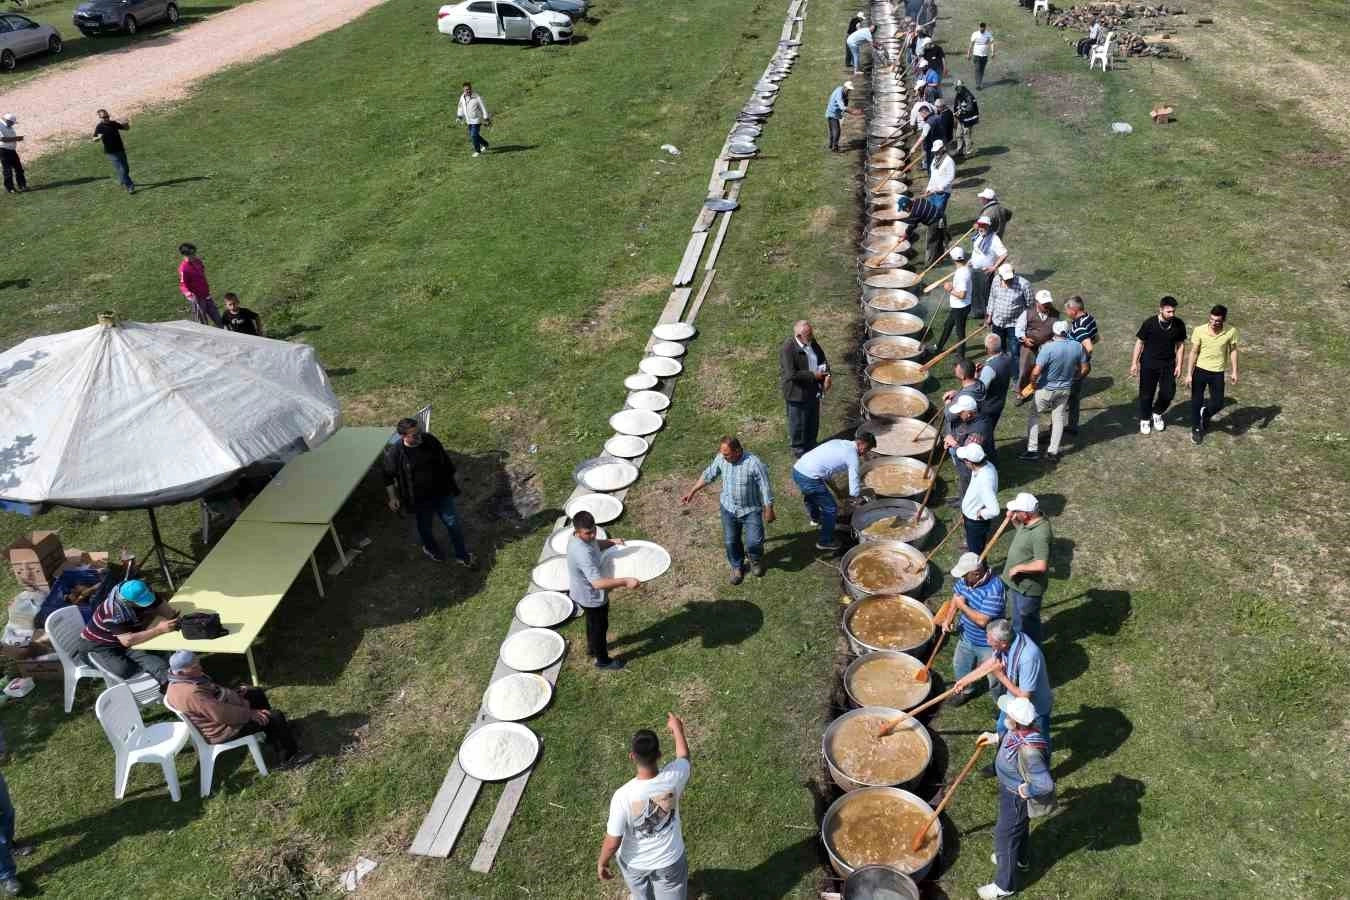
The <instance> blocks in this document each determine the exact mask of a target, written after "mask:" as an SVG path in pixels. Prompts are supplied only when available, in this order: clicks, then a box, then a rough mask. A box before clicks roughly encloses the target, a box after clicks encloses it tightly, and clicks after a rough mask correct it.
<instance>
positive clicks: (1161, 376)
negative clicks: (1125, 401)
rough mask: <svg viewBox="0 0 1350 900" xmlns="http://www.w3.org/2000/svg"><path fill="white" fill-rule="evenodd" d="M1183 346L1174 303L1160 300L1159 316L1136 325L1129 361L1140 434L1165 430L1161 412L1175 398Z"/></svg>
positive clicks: (1183, 331) (1182, 328)
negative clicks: (1136, 393)
mask: <svg viewBox="0 0 1350 900" xmlns="http://www.w3.org/2000/svg"><path fill="white" fill-rule="evenodd" d="M1185 347H1186V323H1185V322H1183V321H1181V319H1179V318H1177V300H1176V298H1175V297H1170V296H1168V297H1163V298H1162V300H1160V301H1159V302H1158V314H1157V315H1156V316H1149V317H1148V318H1147V319H1145V320H1144V324H1142V325H1140V326H1139V331H1138V332H1137V333H1136V334H1135V336H1134V356H1133V357H1132V358H1131V359H1130V377H1131V378H1138V379H1139V433H1140V434H1148V433H1149V432H1150V431H1162V430H1163V428H1165V427H1166V423H1164V422H1163V413H1165V412H1167V407H1168V406H1170V405H1171V403H1172V398H1173V397H1175V396H1176V393H1177V378H1179V377H1180V376H1181V360H1182V357H1183V356H1184V355H1185V352H1186V351H1185Z"/></svg>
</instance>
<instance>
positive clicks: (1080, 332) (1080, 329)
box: [1064, 294, 1097, 434]
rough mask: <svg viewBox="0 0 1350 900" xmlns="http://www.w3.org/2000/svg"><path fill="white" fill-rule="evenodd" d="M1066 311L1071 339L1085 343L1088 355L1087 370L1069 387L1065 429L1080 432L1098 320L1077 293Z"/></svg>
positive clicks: (1070, 300) (1065, 307) (1073, 432)
mask: <svg viewBox="0 0 1350 900" xmlns="http://www.w3.org/2000/svg"><path fill="white" fill-rule="evenodd" d="M1064 313H1065V315H1067V316H1068V317H1069V340H1071V341H1077V342H1078V343H1080V344H1082V345H1083V353H1084V354H1086V356H1087V372H1085V373H1083V377H1082V378H1079V379H1077V380H1075V381H1074V383H1073V387H1072V388H1070V389H1069V424H1068V427H1066V428H1065V429H1064V430H1065V431H1067V432H1068V433H1069V434H1078V415H1079V411H1080V407H1081V405H1082V403H1083V383H1084V382H1085V381H1086V380H1087V376H1088V373H1090V372H1091V371H1092V348H1093V347H1095V346H1096V345H1097V320H1096V319H1095V318H1093V316H1092V313H1090V312H1088V311H1087V310H1086V309H1084V308H1083V298H1082V297H1080V296H1078V295H1077V294H1075V295H1074V296H1072V297H1070V298H1069V300H1068V302H1067V303H1065V304H1064Z"/></svg>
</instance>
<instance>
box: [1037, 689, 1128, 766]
mask: <svg viewBox="0 0 1350 900" xmlns="http://www.w3.org/2000/svg"><path fill="white" fill-rule="evenodd" d="M1050 726H1051V728H1052V729H1053V730H1054V735H1055V758H1056V759H1059V760H1060V762H1059V764H1058V765H1056V766H1055V767H1054V772H1053V773H1052V774H1053V775H1054V778H1055V781H1062V780H1063V779H1065V778H1068V777H1069V776H1070V775H1072V774H1073V773H1074V772H1077V771H1078V770H1079V769H1081V768H1083V767H1084V766H1086V765H1087V764H1088V763H1090V762H1092V761H1093V760H1095V759H1104V758H1106V757H1108V756H1110V755H1111V754H1112V753H1115V752H1116V749H1117V748H1118V747H1119V746H1120V745H1121V744H1123V743H1125V741H1127V740H1129V737H1130V735H1131V734H1132V733H1133V732H1134V723H1132V722H1131V721H1130V720H1129V719H1128V718H1126V717H1125V714H1124V713H1122V712H1121V711H1120V710H1118V709H1113V708H1112V707H1109V706H1088V705H1087V704H1083V705H1081V706H1079V707H1078V712H1076V713H1064V714H1062V715H1057V716H1052V717H1051V719H1050ZM1061 750H1067V751H1069V754H1068V758H1067V759H1065V758H1064V756H1063V754H1061V752H1060V751H1061Z"/></svg>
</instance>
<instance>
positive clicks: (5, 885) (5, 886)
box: [0, 878, 23, 897]
mask: <svg viewBox="0 0 1350 900" xmlns="http://www.w3.org/2000/svg"><path fill="white" fill-rule="evenodd" d="M22 892H23V884H22V883H21V882H20V881H19V879H17V878H6V879H5V880H4V881H0V894H4V895H5V896H7V897H17V896H19V894H20V893H22Z"/></svg>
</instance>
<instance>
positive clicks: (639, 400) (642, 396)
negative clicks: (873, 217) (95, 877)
mask: <svg viewBox="0 0 1350 900" xmlns="http://www.w3.org/2000/svg"><path fill="white" fill-rule="evenodd" d="M898 315H905V314H904V313H899V314H898ZM628 405H629V406H630V407H631V408H633V409H650V410H651V411H652V412H660V411H661V410H663V409H665V408H666V407H668V406H670V398H669V397H667V396H666V395H665V394H663V393H661V392H660V391H634V392H633V393H631V394H629V395H628Z"/></svg>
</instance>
